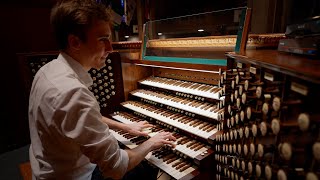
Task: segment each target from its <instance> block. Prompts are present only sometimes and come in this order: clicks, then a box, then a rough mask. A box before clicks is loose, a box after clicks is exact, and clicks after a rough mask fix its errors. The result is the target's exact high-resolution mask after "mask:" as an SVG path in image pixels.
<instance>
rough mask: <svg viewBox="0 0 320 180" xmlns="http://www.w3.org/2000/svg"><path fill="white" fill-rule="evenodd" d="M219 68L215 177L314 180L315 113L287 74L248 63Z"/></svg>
mask: <svg viewBox="0 0 320 180" xmlns="http://www.w3.org/2000/svg"><path fill="white" fill-rule="evenodd" d="M238 64H239V63H237V65H236V66H237V67H236V68H234V69H230V70H227V71H225V72H223V73H221V76H220V81H219V86H220V87H222V92H221V95H222V96H224V97H225V102H224V106H225V111H224V115H223V118H222V119H221V120H220V122H219V124H218V125H217V129H218V130H219V131H220V133H219V135H217V136H216V145H215V147H214V148H215V152H216V154H215V162H216V171H217V174H216V178H217V179H268V180H269V179H292V178H295V179H318V178H319V177H320V176H319V174H320V171H319V169H320V137H319V132H320V131H319V120H317V119H318V117H320V116H319V115H315V114H317V113H314V112H313V111H311V112H308V111H307V108H305V106H306V104H305V103H306V102H310V100H309V99H310V98H309V97H307V96H305V95H301V93H300V94H299V93H296V92H294V91H292V89H290V87H292V85H291V86H290V83H291V84H293V83H292V82H288V80H287V79H290V78H288V77H287V76H286V75H279V74H276V73H275V74H272V71H270V70H266V69H264V68H261V67H254V65H250V64H242V65H241V68H239V66H238Z"/></svg>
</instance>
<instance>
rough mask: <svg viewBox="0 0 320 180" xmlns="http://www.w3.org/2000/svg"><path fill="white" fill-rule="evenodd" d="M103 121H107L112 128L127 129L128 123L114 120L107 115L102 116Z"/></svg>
mask: <svg viewBox="0 0 320 180" xmlns="http://www.w3.org/2000/svg"><path fill="white" fill-rule="evenodd" d="M102 121H103V122H104V123H106V124H107V125H108V126H109V128H110V129H120V130H126V125H125V124H123V123H120V122H117V121H114V120H112V119H109V118H107V117H104V116H102Z"/></svg>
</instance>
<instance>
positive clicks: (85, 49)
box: [80, 20, 112, 69]
mask: <svg viewBox="0 0 320 180" xmlns="http://www.w3.org/2000/svg"><path fill="white" fill-rule="evenodd" d="M110 36H111V31H110V26H109V23H108V22H106V21H103V20H98V21H95V22H94V23H93V26H92V27H91V28H90V29H89V30H88V32H87V40H86V41H84V42H82V48H81V52H80V53H81V54H82V55H83V58H86V60H85V62H86V66H87V67H90V68H96V69H100V68H102V67H103V66H104V65H105V61H106V57H107V56H108V54H109V53H110V52H111V51H112V46H111V43H110Z"/></svg>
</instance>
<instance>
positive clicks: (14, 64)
mask: <svg viewBox="0 0 320 180" xmlns="http://www.w3.org/2000/svg"><path fill="white" fill-rule="evenodd" d="M28 2H29V3H28ZM1 3H2V4H0V23H1V28H0V34H1V42H0V43H1V56H0V57H1V71H0V73H1V74H0V82H1V108H0V119H1V125H0V142H1V143H0V153H3V152H6V151H9V150H12V149H16V148H18V147H21V146H23V145H26V144H29V143H30V138H29V127H28V117H27V115H28V114H27V109H28V108H27V107H28V99H27V94H26V93H25V91H24V87H23V84H22V81H21V78H22V77H21V76H20V73H19V67H18V61H17V56H16V53H23V52H38V51H49V50H56V44H55V42H54V40H53V37H52V35H51V31H50V26H49V16H50V8H51V2H49V1H48V3H46V4H43V3H39V2H32V1H27V2H23V3H19V2H14V1H13V2H10V3H5V2H1Z"/></svg>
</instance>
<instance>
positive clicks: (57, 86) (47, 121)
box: [29, 59, 95, 179]
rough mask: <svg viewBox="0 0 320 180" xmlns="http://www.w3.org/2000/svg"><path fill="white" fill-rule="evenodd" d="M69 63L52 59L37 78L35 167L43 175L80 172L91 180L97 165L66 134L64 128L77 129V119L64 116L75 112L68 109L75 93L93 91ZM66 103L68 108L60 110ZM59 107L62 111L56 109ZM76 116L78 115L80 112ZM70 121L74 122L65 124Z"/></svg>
mask: <svg viewBox="0 0 320 180" xmlns="http://www.w3.org/2000/svg"><path fill="white" fill-rule="evenodd" d="M66 63H68V61H64V60H62V59H58V60H53V61H52V62H50V63H48V64H47V65H46V66H44V67H43V68H41V69H40V70H39V72H38V73H37V75H36V76H35V78H34V82H33V85H32V89H31V93H30V101H29V123H30V134H31V141H32V146H31V147H30V158H31V163H32V169H33V172H34V173H35V175H37V176H40V177H42V176H43V177H51V175H52V176H54V177H57V175H58V176H65V175H68V176H69V175H71V176H78V175H79V176H81V177H86V176H87V178H84V179H88V178H89V176H90V175H91V173H88V172H92V171H93V169H94V168H95V165H94V164H91V163H90V161H89V159H88V158H87V157H86V156H84V155H83V154H82V153H81V151H80V146H79V145H78V144H77V143H76V142H75V141H74V140H72V139H71V138H69V137H67V136H66V135H64V132H63V131H64V128H75V127H74V126H75V125H76V121H77V120H69V121H65V118H70V117H65V116H66V114H69V115H72V114H73V113H72V112H67V111H70V110H71V109H72V107H71V106H72V104H73V103H72V102H70V101H72V99H73V98H72V96H82V93H84V92H85V93H86V94H87V95H88V96H90V93H88V92H86V91H87V88H86V86H85V85H84V84H83V83H84V82H81V79H79V77H78V75H77V74H76V73H75V72H74V70H73V69H72V68H70V67H69V65H68V64H66ZM63 103H65V107H64V109H63V108H62V109H61V108H60V107H62V106H63ZM67 103H68V104H69V105H68V104H67ZM88 103H92V104H90V105H89V106H91V105H94V102H88ZM56 108H59V111H61V112H57V109H56ZM64 110H65V111H66V112H63V111H64ZM74 113H78V112H74ZM74 117H75V118H76V117H78V116H77V114H74ZM71 119H72V118H71ZM67 122H69V123H70V122H74V124H64V123H67ZM67 131H69V130H67ZM73 133H76V131H73ZM35 158H36V159H37V160H35ZM83 170H84V171H83ZM71 171H73V172H72V173H71V174H68V173H70V172H71ZM77 171H80V172H77ZM81 171H83V172H81ZM85 173H88V174H87V175H85ZM70 178H71V177H70Z"/></svg>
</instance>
